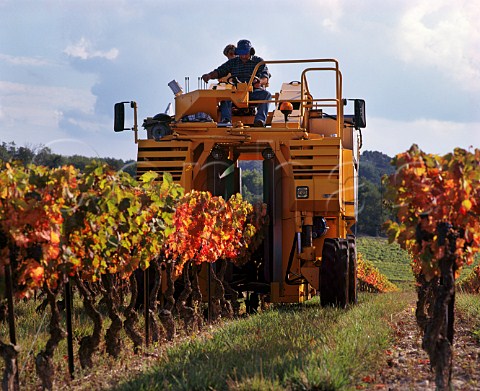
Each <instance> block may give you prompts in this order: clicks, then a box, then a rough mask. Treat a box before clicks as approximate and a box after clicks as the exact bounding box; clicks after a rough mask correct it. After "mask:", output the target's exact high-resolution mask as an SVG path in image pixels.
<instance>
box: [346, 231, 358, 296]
mask: <svg viewBox="0 0 480 391" xmlns="http://www.w3.org/2000/svg"><path fill="white" fill-rule="evenodd" d="M347 241H348V302H349V303H350V304H357V242H356V239H355V235H347Z"/></svg>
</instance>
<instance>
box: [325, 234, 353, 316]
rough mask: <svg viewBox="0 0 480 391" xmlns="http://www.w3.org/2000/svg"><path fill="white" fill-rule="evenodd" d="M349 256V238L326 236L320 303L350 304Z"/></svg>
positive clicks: (341, 306) (342, 305) (343, 306)
mask: <svg viewBox="0 0 480 391" xmlns="http://www.w3.org/2000/svg"><path fill="white" fill-rule="evenodd" d="M348 270H349V256H348V242H347V239H341V238H335V239H333V238H326V239H325V241H324V244H323V250H322V263H321V265H320V280H321V283H320V303H321V305H322V306H324V307H325V306H337V307H340V308H345V307H346V306H347V304H348V293H349V289H348V283H349V274H348Z"/></svg>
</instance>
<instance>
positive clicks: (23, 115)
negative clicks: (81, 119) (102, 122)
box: [0, 81, 95, 126]
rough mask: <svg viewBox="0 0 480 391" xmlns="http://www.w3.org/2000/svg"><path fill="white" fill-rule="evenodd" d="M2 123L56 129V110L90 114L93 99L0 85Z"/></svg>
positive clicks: (71, 91) (63, 90) (52, 90)
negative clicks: (71, 110) (73, 110)
mask: <svg viewBox="0 0 480 391" xmlns="http://www.w3.org/2000/svg"><path fill="white" fill-rule="evenodd" d="M0 96H1V97H2V107H3V117H2V122H3V121H8V122H9V121H19V120H21V121H24V123H28V124H31V125H34V126H35V125H37V126H38V125H42V126H43V125H47V124H49V125H55V126H56V121H57V119H58V108H59V107H61V108H62V109H64V110H65V109H75V110H78V111H81V112H84V113H90V114H92V113H93V107H94V104H95V96H93V95H92V94H91V93H90V92H89V91H85V90H80V89H73V88H66V87H52V86H36V85H29V84H21V83H12V82H6V81H0Z"/></svg>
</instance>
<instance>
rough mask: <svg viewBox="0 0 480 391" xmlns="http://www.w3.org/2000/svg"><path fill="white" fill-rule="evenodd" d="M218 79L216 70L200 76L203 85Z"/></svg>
mask: <svg viewBox="0 0 480 391" xmlns="http://www.w3.org/2000/svg"><path fill="white" fill-rule="evenodd" d="M218 78H219V75H218V71H217V70H215V71H212V72H210V73H205V74H204V75H202V80H203V81H204V82H205V83H208V81H209V80H212V79H218Z"/></svg>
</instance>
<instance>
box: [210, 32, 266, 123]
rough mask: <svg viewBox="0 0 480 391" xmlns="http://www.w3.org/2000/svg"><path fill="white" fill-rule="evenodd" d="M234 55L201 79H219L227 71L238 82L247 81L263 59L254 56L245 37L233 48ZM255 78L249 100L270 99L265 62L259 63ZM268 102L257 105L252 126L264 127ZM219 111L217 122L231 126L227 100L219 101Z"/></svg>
mask: <svg viewBox="0 0 480 391" xmlns="http://www.w3.org/2000/svg"><path fill="white" fill-rule="evenodd" d="M235 54H236V55H237V56H236V57H233V58H231V59H229V60H228V61H227V62H226V63H224V64H222V65H220V66H219V67H218V68H216V69H215V70H213V71H212V72H210V73H206V74H204V75H203V76H202V79H203V81H204V82H205V83H208V81H209V80H211V79H220V78H222V77H225V76H226V75H228V74H229V73H230V74H231V75H232V77H233V78H237V79H238V80H239V81H240V82H248V81H249V80H250V77H251V76H252V73H253V70H254V68H255V66H256V65H257V64H258V63H259V62H261V61H263V58H261V57H258V56H255V49H254V48H253V46H252V44H251V42H250V41H248V40H246V39H241V40H240V41H238V43H237V48H236V49H235ZM255 76H256V77H257V78H256V79H255V80H254V83H253V91H252V92H251V93H250V95H249V99H250V100H270V99H271V98H272V94H270V92H268V91H267V90H266V89H265V86H266V85H267V84H268V79H269V78H270V76H271V75H270V73H269V72H268V68H267V66H266V65H265V64H263V65H261V66H260V67H259V68H258V70H257V73H256V75H255ZM268 106H269V103H268V102H265V103H260V104H258V105H257V114H256V115H255V122H254V125H253V126H256V127H264V126H265V123H266V120H267V114H268ZM220 113H221V116H222V120H221V122H220V123H219V126H231V120H232V110H231V105H229V104H228V102H221V103H220Z"/></svg>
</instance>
